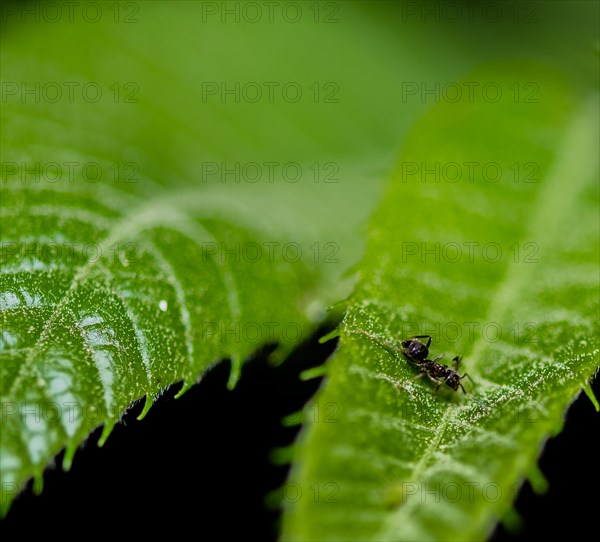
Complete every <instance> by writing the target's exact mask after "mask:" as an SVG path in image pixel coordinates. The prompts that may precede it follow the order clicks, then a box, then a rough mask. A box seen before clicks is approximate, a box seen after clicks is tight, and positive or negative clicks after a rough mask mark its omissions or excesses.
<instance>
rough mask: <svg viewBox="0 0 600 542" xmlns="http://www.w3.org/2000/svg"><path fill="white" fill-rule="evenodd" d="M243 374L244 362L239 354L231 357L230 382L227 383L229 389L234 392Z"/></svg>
mask: <svg viewBox="0 0 600 542" xmlns="http://www.w3.org/2000/svg"><path fill="white" fill-rule="evenodd" d="M241 372H242V360H241V358H240V356H239V354H233V355H232V356H231V371H230V372H229V380H228V381H227V389H228V390H232V389H233V388H235V385H236V384H237V383H238V380H239V379H240V374H241Z"/></svg>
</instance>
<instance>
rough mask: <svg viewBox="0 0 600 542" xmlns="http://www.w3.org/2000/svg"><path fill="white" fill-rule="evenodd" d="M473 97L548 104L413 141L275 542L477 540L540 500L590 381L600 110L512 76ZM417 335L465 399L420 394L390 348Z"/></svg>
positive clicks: (590, 99)
mask: <svg viewBox="0 0 600 542" xmlns="http://www.w3.org/2000/svg"><path fill="white" fill-rule="evenodd" d="M465 81H477V82H485V81H493V82H495V83H496V84H497V85H499V86H500V87H501V88H502V89H507V88H509V87H510V85H511V84H513V83H514V82H515V81H531V82H533V81H535V83H536V84H537V85H538V88H539V89H540V92H539V96H538V99H537V100H536V101H534V102H531V103H529V102H527V101H522V100H515V99H514V96H511V95H507V94H504V95H503V97H502V98H501V99H499V100H497V101H494V102H493V103H492V101H487V100H483V99H479V100H474V101H472V102H470V101H469V100H468V99H462V100H459V101H457V102H456V103H447V102H446V103H440V104H437V105H435V106H434V107H432V108H431V110H430V111H428V112H427V113H426V114H425V115H424V116H423V117H422V119H421V120H420V121H419V122H418V123H417V125H416V126H415V128H414V130H413V132H412V133H411V134H410V136H409V138H408V140H407V142H406V144H405V146H404V148H403V150H402V153H401V157H400V162H399V166H398V168H397V170H396V174H395V175H394V177H393V182H392V183H391V186H390V189H389V191H388V193H387V195H386V197H385V199H384V201H383V203H382V205H381V207H380V208H379V210H378V211H377V212H376V214H375V216H374V218H373V220H372V223H371V228H370V236H369V244H368V248H367V253H366V256H365V258H364V259H363V261H362V264H361V265H360V272H361V280H360V281H359V283H358V285H357V288H356V290H355V292H354V294H353V295H352V296H351V298H350V308H349V310H348V312H347V314H346V316H345V318H344V320H343V322H342V324H341V326H340V330H339V331H340V337H341V339H340V345H339V349H338V351H337V353H336V354H335V355H334V357H333V358H332V359H331V360H330V361H329V362H328V377H327V379H326V383H325V385H324V387H323V388H322V389H321V391H320V392H319V394H318V395H317V397H316V399H315V401H314V403H316V404H318V405H321V406H322V407H324V405H335V406H336V409H337V411H338V413H339V414H338V416H337V418H338V419H337V423H323V420H316V419H312V418H311V417H309V416H306V417H305V418H306V420H307V422H308V423H307V425H306V427H305V428H304V429H303V432H302V434H301V438H300V440H299V442H298V444H297V449H296V452H295V454H294V464H293V469H292V474H291V476H290V479H289V481H288V484H287V485H286V486H285V487H284V488H283V502H284V505H285V516H284V525H283V538H284V539H285V540H357V539H360V540H377V541H381V540H390V541H391V540H457V539H461V540H476V539H483V538H485V537H486V536H487V535H489V533H490V532H491V529H492V528H493V526H494V524H495V522H496V521H497V520H498V519H499V518H501V517H503V516H505V515H507V513H508V516H509V517H510V506H511V503H512V501H513V499H514V498H515V496H516V491H517V490H518V487H519V484H520V483H521V482H522V480H523V478H525V477H529V478H530V479H531V480H532V483H533V484H534V487H536V488H538V489H539V490H540V491H543V490H544V487H545V481H544V479H543V477H542V476H541V474H540V473H539V471H538V470H537V468H536V460H537V457H538V454H539V452H540V449H541V447H542V446H543V443H544V442H545V440H546V439H547V438H548V437H549V436H550V435H554V434H556V433H557V432H558V431H560V429H561V426H562V423H563V417H564V413H565V410H566V408H567V407H568V405H569V404H570V403H571V401H573V399H574V397H576V396H577V394H578V393H579V392H580V391H581V389H582V388H585V387H586V386H587V383H588V381H589V379H590V377H591V376H592V375H593V373H594V371H595V370H596V369H597V367H598V358H599V356H598V352H599V344H598V341H599V340H598V337H599V333H598V331H599V330H598V320H597V315H598V300H599V295H598V294H599V285H598V273H597V262H598V257H599V254H598V244H597V217H598V212H599V210H598V201H599V197H598V152H597V149H598V145H599V141H598V133H599V130H598V119H599V111H598V95H597V94H596V93H594V94H593V95H588V96H587V97H584V99H581V97H580V96H578V95H574V94H572V93H570V92H569V89H568V87H567V85H566V84H565V82H564V81H563V80H562V79H561V78H560V76H559V75H558V74H556V73H554V72H553V71H552V70H548V69H546V68H541V67H539V66H536V65H532V64H519V63H515V62H513V63H510V64H508V63H505V64H497V63H495V64H492V65H488V66H486V67H482V68H481V69H480V70H478V71H477V72H475V73H472V74H469V76H468V77H465ZM467 162H477V163H478V164H479V165H478V166H472V168H473V169H472V171H473V173H472V175H469V174H468V173H467V169H466V168H467V166H464V165H463V164H464V163H467ZM448 164H459V165H460V167H461V168H462V172H463V175H462V177H461V178H458V179H456V178H455V177H456V171H457V170H456V167H455V166H454V165H452V166H448ZM488 164H491V165H490V166H489V169H488V170H487V171H486V167H488V166H487V165H488ZM515 164H518V165H515ZM526 164H529V165H528V166H526ZM524 167H525V168H526V169H527V171H525V170H524V169H523V168H524ZM426 168H427V169H428V170H429V171H430V173H428V174H427V175H425V174H423V176H422V175H421V173H422V172H425V170H426ZM436 168H437V169H436ZM511 168H512V169H511ZM498 171H501V174H498V175H497V173H496V172H498ZM529 174H531V175H530V176H529V177H528V176H527V175H529ZM515 175H516V177H515ZM496 177H497V178H496ZM415 335H432V336H433V341H432V344H431V347H430V358H429V359H432V358H433V356H437V355H438V354H440V353H445V354H446V359H447V360H448V361H447V362H446V363H448V364H450V361H449V360H451V359H452V358H453V357H454V356H455V355H462V356H464V363H463V366H461V369H460V372H461V374H462V371H467V372H468V373H469V375H470V376H471V377H472V379H473V381H474V383H471V382H470V381H469V380H468V379H465V380H463V381H462V383H463V384H464V386H465V388H466V389H467V392H468V393H469V394H470V395H472V396H465V395H463V394H462V393H461V392H460V389H459V390H458V393H455V392H453V391H452V390H450V389H449V388H448V387H447V386H444V387H443V389H442V390H440V392H439V393H438V394H437V395H436V396H433V394H432V392H433V390H434V385H432V383H431V382H428V381H427V378H422V379H420V380H417V381H414V380H413V378H414V376H415V375H417V374H418V369H417V368H416V367H415V365H414V364H410V363H408V362H407V360H406V358H404V356H402V355H401V354H400V353H399V352H398V351H397V350H394V348H392V347H390V346H388V345H389V344H390V343H391V344H392V345H397V347H399V345H400V342H401V341H402V340H404V339H406V338H409V337H412V336H415ZM423 340H424V341H425V339H423ZM386 343H387V344H386Z"/></svg>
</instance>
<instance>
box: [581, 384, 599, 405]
mask: <svg viewBox="0 0 600 542" xmlns="http://www.w3.org/2000/svg"><path fill="white" fill-rule="evenodd" d="M583 391H584V392H585V394H586V395H587V396H588V398H589V400H590V401H591V402H592V405H594V408H595V409H596V412H600V404H599V403H598V399H597V398H596V394H595V393H594V390H593V389H592V386H591V384H590V383H589V382H587V383H586V385H585V386H583Z"/></svg>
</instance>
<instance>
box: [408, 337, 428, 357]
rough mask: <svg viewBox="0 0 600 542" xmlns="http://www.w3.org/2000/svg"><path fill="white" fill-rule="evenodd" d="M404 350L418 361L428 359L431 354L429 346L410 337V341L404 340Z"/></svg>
mask: <svg viewBox="0 0 600 542" xmlns="http://www.w3.org/2000/svg"><path fill="white" fill-rule="evenodd" d="M401 344H402V351H403V352H404V355H405V356H406V357H408V358H410V359H413V360H416V361H423V360H425V359H427V356H428V355H429V348H427V347H426V346H425V345H424V344H423V343H422V342H421V341H419V340H418V339H409V340H408V341H402V343H401Z"/></svg>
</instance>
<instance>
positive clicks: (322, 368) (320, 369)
mask: <svg viewBox="0 0 600 542" xmlns="http://www.w3.org/2000/svg"><path fill="white" fill-rule="evenodd" d="M326 374H327V365H326V364H325V363H324V364H323V365H319V366H317V367H311V368H310V369H306V370H305V371H302V372H301V373H300V380H302V381H305V382H306V381H307V380H312V379H313V378H320V377H322V376H325V375H326Z"/></svg>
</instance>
